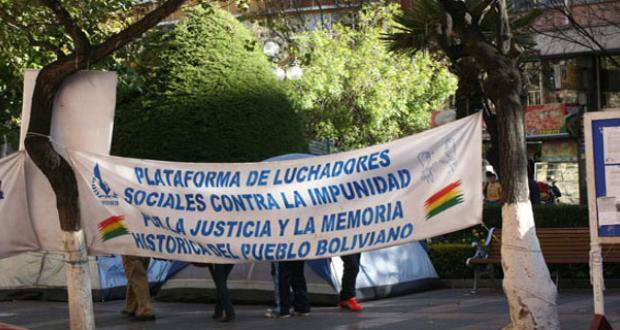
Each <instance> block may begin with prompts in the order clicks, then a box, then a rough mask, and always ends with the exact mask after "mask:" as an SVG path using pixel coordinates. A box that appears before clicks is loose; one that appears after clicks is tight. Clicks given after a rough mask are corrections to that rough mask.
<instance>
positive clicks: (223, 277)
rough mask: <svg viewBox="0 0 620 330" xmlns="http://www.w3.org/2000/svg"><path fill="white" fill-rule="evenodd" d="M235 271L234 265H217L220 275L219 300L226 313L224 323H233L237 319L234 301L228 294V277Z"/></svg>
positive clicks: (218, 285)
mask: <svg viewBox="0 0 620 330" xmlns="http://www.w3.org/2000/svg"><path fill="white" fill-rule="evenodd" d="M232 269H233V264H216V265H215V271H216V272H217V273H218V279H219V281H218V283H216V286H217V292H218V300H219V301H220V304H221V306H222V308H223V309H224V312H225V313H226V317H225V318H224V319H222V321H232V320H234V319H235V309H234V307H233V304H232V301H231V300H230V293H229V292H228V285H227V281H228V275H229V274H230V272H231V271H232Z"/></svg>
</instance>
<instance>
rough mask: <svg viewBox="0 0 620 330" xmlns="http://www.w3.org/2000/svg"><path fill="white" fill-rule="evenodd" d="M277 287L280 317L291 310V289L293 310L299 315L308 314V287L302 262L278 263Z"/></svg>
mask: <svg viewBox="0 0 620 330" xmlns="http://www.w3.org/2000/svg"><path fill="white" fill-rule="evenodd" d="M278 267H279V272H278V287H279V291H280V315H287V314H289V312H290V310H291V297H290V295H291V287H292V288H293V308H294V309H295V311H296V312H299V313H308V312H310V301H308V287H307V286H306V278H305V277H304V261H303V260H300V261H297V260H296V261H283V262H279V263H278Z"/></svg>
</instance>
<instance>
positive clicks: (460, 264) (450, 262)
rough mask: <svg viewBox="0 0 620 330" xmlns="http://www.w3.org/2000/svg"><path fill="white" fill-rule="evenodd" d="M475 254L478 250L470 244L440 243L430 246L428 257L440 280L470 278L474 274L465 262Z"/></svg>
mask: <svg viewBox="0 0 620 330" xmlns="http://www.w3.org/2000/svg"><path fill="white" fill-rule="evenodd" d="M474 252H476V249H475V248H473V247H472V246H471V245H469V244H460V243H438V244H431V245H429V251H428V256H429V258H430V259H431V261H432V263H433V266H435V270H436V271H437V275H439V278H469V277H472V276H473V275H474V272H473V270H472V268H470V267H468V266H467V265H465V260H467V258H469V257H471V256H473V255H474Z"/></svg>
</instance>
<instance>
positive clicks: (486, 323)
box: [0, 289, 620, 330]
mask: <svg viewBox="0 0 620 330" xmlns="http://www.w3.org/2000/svg"><path fill="white" fill-rule="evenodd" d="M605 299H606V312H607V318H608V320H609V321H610V323H611V325H612V326H613V327H614V328H620V290H609V291H607V292H606V293H605ZM363 305H364V308H365V309H364V311H362V312H360V313H353V312H348V311H344V310H341V309H338V308H337V307H316V308H313V309H312V313H311V315H310V316H306V317H292V318H289V319H282V320H271V319H265V318H264V317H263V313H264V311H265V309H266V308H267V306H236V311H237V319H236V320H235V321H234V322H232V323H219V322H216V321H214V320H212V319H211V314H212V313H213V305H210V304H189V303H162V302H155V308H156V310H157V320H156V321H154V322H131V321H128V320H127V318H126V317H124V316H123V315H121V314H120V311H121V308H122V306H123V301H120V300H116V301H109V302H103V303H95V319H96V325H97V329H114V330H121V329H123V330H124V329H131V330H134V329H136V330H137V329H205V328H208V329H252V330H263V329H265V330H267V329H286V330H290V329H291V328H294V329H295V330H315V329H338V330H347V329H381V330H387V329H389V330H399V329H424V330H426V329H442V330H443V329H457V330H481V329H501V328H502V327H503V326H505V325H506V324H508V320H509V316H508V306H507V304H506V299H505V298H504V295H503V293H502V292H501V291H496V290H493V291H491V290H484V291H480V292H478V293H475V294H471V293H470V292H469V290H465V289H444V290H436V291H430V292H423V293H417V294H411V295H407V296H402V297H396V298H390V299H383V300H375V301H369V302H365V303H364V304H363ZM558 305H559V312H560V321H561V323H562V329H587V328H588V326H589V324H590V321H591V319H592V315H593V309H592V291H591V290H563V291H560V296H559V301H558ZM67 317H68V310H67V304H66V303H64V302H44V301H4V302H0V325H2V323H8V324H13V325H16V326H20V327H24V328H28V329H50V330H52V329H66V328H67V326H68V321H67ZM0 329H1V327H0Z"/></svg>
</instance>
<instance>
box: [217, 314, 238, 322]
mask: <svg viewBox="0 0 620 330" xmlns="http://www.w3.org/2000/svg"><path fill="white" fill-rule="evenodd" d="M234 319H235V314H230V315H226V316H220V317H219V318H217V319H216V320H217V321H220V322H224V323H226V322H231V321H233V320H234Z"/></svg>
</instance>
